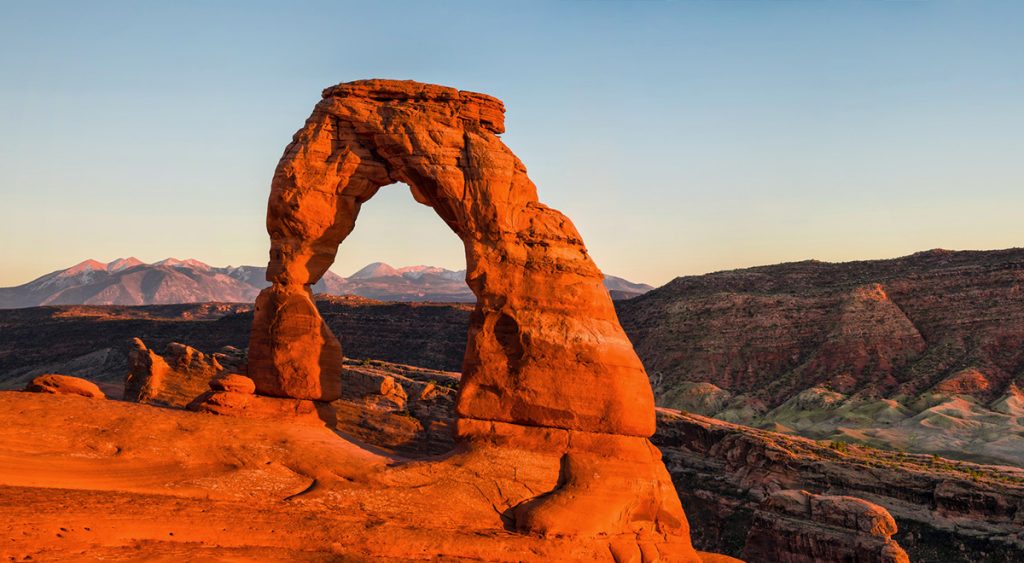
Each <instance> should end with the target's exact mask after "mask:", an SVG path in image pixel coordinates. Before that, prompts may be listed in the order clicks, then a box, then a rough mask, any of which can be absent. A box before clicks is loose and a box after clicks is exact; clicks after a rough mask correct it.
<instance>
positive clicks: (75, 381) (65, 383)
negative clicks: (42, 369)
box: [25, 373, 107, 399]
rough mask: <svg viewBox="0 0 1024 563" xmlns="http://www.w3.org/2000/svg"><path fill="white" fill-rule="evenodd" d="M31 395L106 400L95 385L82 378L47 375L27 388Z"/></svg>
mask: <svg viewBox="0 0 1024 563" xmlns="http://www.w3.org/2000/svg"><path fill="white" fill-rule="evenodd" d="M25 391H28V392H30V393H51V394H54V395H80V396H82V397H89V398H91V399H106V398H107V396H106V395H104V394H103V391H100V388H99V387H97V386H96V384H95V383H93V382H91V381H87V380H85V379H82V378H80V377H72V376H70V375H58V374H56V373H47V374H45V375H40V376H39V377H37V378H35V379H33V380H32V381H31V382H29V384H28V385H27V386H26V387H25Z"/></svg>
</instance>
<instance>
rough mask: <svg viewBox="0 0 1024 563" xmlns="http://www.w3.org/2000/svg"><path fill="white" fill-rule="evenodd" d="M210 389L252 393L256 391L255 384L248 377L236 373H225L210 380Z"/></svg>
mask: <svg viewBox="0 0 1024 563" xmlns="http://www.w3.org/2000/svg"><path fill="white" fill-rule="evenodd" d="M210 389H213V390H214V391H230V392H233V393H244V394H246V395H252V394H253V393H255V392H256V384H255V383H253V381H252V380H251V379H249V378H248V377H246V376H244V375H241V374H238V373H227V374H224V375H221V376H219V377H215V378H213V379H211V380H210Z"/></svg>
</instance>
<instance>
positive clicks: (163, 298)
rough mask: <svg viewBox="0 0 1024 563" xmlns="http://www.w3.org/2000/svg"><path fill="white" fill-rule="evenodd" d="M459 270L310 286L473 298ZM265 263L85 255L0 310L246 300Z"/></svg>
mask: <svg viewBox="0 0 1024 563" xmlns="http://www.w3.org/2000/svg"><path fill="white" fill-rule="evenodd" d="M465 277H466V271H465V270H458V271H453V270H446V269H444V268H438V267H435V266H407V267H404V268H394V267H392V266H389V265H388V264H385V263H383V262H374V263H373V264H369V265H367V266H366V267H364V268H362V269H361V270H359V271H358V272H356V273H354V274H352V275H351V276H349V277H347V278H345V277H342V276H339V275H337V274H335V273H333V272H327V274H326V275H324V277H323V278H322V279H321V280H320V281H319V282H317V284H316V285H314V286H313V292H314V293H326V294H330V295H358V296H361V297H368V298H371V299H378V300H381V301H435V302H473V301H475V300H476V298H475V297H474V296H473V294H472V292H470V290H469V287H468V286H467V285H466V282H465ZM265 278H266V268H263V267H259V266H227V267H224V268H219V267H214V266H210V265H209V264H205V263H203V262H200V261H198V260H194V259H188V260H178V259H175V258H168V259H166V260H161V261H159V262H154V263H152V264H146V263H144V262H142V261H141V260H139V259H137V258H118V259H117V260H114V261H112V262H109V263H103V262H99V261H96V260H86V261H84V262H81V263H79V264H76V265H74V266H72V267H70V268H67V269H65V270H58V271H56V272H51V273H49V274H46V275H45V276H42V277H40V278H38V279H35V280H32V281H30V282H28V283H26V284H24V285H19V286H17V287H8V288H0V309H15V308H21V307H36V306H40V305H162V304H171V303H201V302H208V301H218V302H251V301H253V300H254V299H256V295H257V294H258V293H259V292H260V290H261V289H263V288H264V287H266V286H267V285H268V284H267V282H266V279H265ZM604 283H605V287H607V288H608V290H609V292H611V294H612V297H613V298H614V299H627V298H630V297H635V296H637V295H641V294H643V293H646V292H647V291H650V290H651V289H653V288H652V287H651V286H649V285H646V284H640V283H633V282H630V281H628V280H624V279H622V278H618V277H615V276H606V277H605V282H604Z"/></svg>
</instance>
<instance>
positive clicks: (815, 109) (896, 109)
mask: <svg viewBox="0 0 1024 563" xmlns="http://www.w3.org/2000/svg"><path fill="white" fill-rule="evenodd" d="M1022 29H1024V3H1015V2H743V1H735V2H657V1H648V2H611V1H601V2H545V3H540V2H538V3H532V2H505V3H500V4H499V3H495V2H465V3H462V2H416V3H413V2H409V3H404V2H376V1H374V2H362V3H342V2H262V3H261V2H226V1H219V2H125V3H120V2H45V1H36V2H5V3H2V4H0V76H2V77H3V78H2V82H0V198H2V205H0V236H2V237H3V240H4V244H3V245H2V246H0V260H2V263H3V264H4V269H3V270H2V271H0V285H15V284H19V283H23V282H25V281H28V280H29V279H32V278H34V277H37V276H39V275H41V274H43V273H46V272H49V271H52V270H55V269H58V268H62V267H66V266H69V265H71V264H73V263H76V262H79V261H81V260H83V259H85V258H96V259H100V260H104V261H106V260H111V259H113V258H116V257H120V256H129V255H134V256H137V257H139V258H141V259H143V260H147V261H152V260H158V259H162V258H165V257H168V256H175V257H179V258H185V257H194V258H198V259H200V260H203V261H206V262H210V263H213V264H217V265H227V264H265V262H266V256H267V246H268V239H267V235H266V233H265V230H264V227H263V220H264V210H265V204H266V196H267V193H268V190H269V185H270V178H271V175H272V173H273V169H274V166H275V165H276V163H277V159H278V158H279V157H280V154H281V151H282V150H283V148H284V146H285V145H286V144H287V143H288V141H289V139H290V137H291V135H292V133H293V132H294V131H295V130H296V129H297V128H298V127H299V126H300V125H301V124H302V122H303V120H304V119H305V117H306V116H307V115H308V114H309V112H310V110H311V109H312V106H313V104H314V103H316V101H317V100H318V99H319V93H320V90H321V89H322V88H323V87H325V86H328V85H330V84H334V83H338V82H345V81H349V80H355V79H360V78H370V77H383V78H408V79H414V80H420V81H424V82H435V83H440V84H446V85H450V86H455V87H458V88H461V89H465V90H475V91H480V92H486V93H488V94H492V95H495V96H497V97H499V98H501V99H502V100H504V101H505V104H506V107H507V108H508V112H507V119H506V125H507V129H508V132H507V133H506V134H505V135H504V136H503V138H504V140H505V142H506V144H508V145H509V146H510V147H511V148H512V149H513V150H514V151H515V152H516V153H517V154H518V155H519V157H520V158H521V159H522V160H523V161H524V162H525V163H526V166H527V168H528V170H529V173H530V176H531V178H532V179H533V180H534V182H535V183H536V184H537V186H538V188H539V191H540V196H541V200H542V201H544V202H545V203H547V204H549V205H551V206H552V207H556V208H558V209H560V210H562V211H563V212H565V213H566V214H567V215H568V216H569V217H571V218H572V219H573V220H574V222H575V223H576V225H577V226H578V227H579V229H580V231H581V233H582V234H583V236H584V238H585V240H586V241H587V244H588V247H589V248H590V251H591V254H592V255H593V256H594V258H595V260H596V261H597V263H598V265H599V266H600V267H601V268H602V269H603V270H605V271H606V272H608V273H612V274H616V275H621V276H625V277H628V278H630V279H634V280H638V281H645V282H648V283H652V284H661V283H664V282H666V281H668V280H670V279H672V278H673V277H675V276H678V275H684V274H698V273H704V272H708V271H714V270H721V269H727V268H734V267H742V266H751V265H758V264H766V263H777V262H782V261H790V260H801V259H806V258H817V259H821V260H829V261H839V260H850V259H861V258H882V257H892V256H899V255H903V254H908V253H911V252H914V251H918V250H924V249H929V248H936V247H943V248H953V249H968V248H980V249H984V248H1004V247H1010V246H1021V245H1022V244H1024V229H1022V228H1021V220H1020V215H1021V210H1022V209H1024V33H1022V32H1021V30H1022ZM376 260H383V261H386V262H389V263H391V264H393V265H396V266H401V265H409V264H417V263H426V264H432V265H439V266H446V267H451V268H460V267H462V266H463V260H464V258H463V252H462V248H461V244H460V242H459V241H458V240H457V239H456V237H455V236H454V235H453V234H452V233H451V232H449V231H448V230H447V229H446V228H445V227H444V225H443V224H442V223H441V221H440V220H439V219H438V218H436V217H435V216H434V215H433V213H432V212H431V211H430V210H429V209H428V208H426V207H422V206H419V205H418V204H415V203H414V202H413V201H412V199H411V197H409V194H408V191H407V190H406V189H405V188H404V187H402V186H391V187H388V188H385V189H383V190H382V191H381V193H380V194H378V196H377V197H376V198H374V199H373V200H371V201H370V202H369V203H367V204H366V206H365V207H364V210H363V213H362V214H361V216H360V222H359V224H358V225H357V228H356V231H355V232H354V233H353V234H352V236H351V237H350V238H349V239H348V240H347V241H346V242H345V243H344V244H343V245H342V248H341V251H340V252H339V259H338V262H337V263H336V264H335V267H334V268H333V269H334V270H335V271H336V272H338V273H339V274H342V275H348V274H350V273H351V272H353V271H354V270H356V269H357V268H359V267H361V266H363V265H364V264H366V263H368V262H371V261H376Z"/></svg>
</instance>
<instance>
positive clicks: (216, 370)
mask: <svg viewBox="0 0 1024 563" xmlns="http://www.w3.org/2000/svg"><path fill="white" fill-rule="evenodd" d="M217 356H218V354H204V353H202V352H200V351H199V350H196V349H195V348H193V347H191V346H187V345H185V344H179V343H177V342H172V343H170V344H168V345H167V349H166V350H164V353H163V355H160V354H157V353H156V352H154V351H153V350H150V349H149V348H147V347H146V345H145V343H143V342H142V340H141V339H139V338H133V339H132V341H131V344H130V349H129V351H128V374H127V376H126V377H125V381H124V399H125V400H126V401H132V402H135V403H153V404H161V405H167V406H174V407H184V406H185V405H187V404H189V403H190V402H191V401H192V400H193V399H195V398H196V397H197V396H198V395H200V394H202V393H203V392H205V391H206V390H207V385H208V383H209V381H210V379H212V378H214V377H216V376H217V375H219V374H221V373H222V372H223V371H224V367H223V366H222V365H221V363H220V361H219V360H218V358H217Z"/></svg>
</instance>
